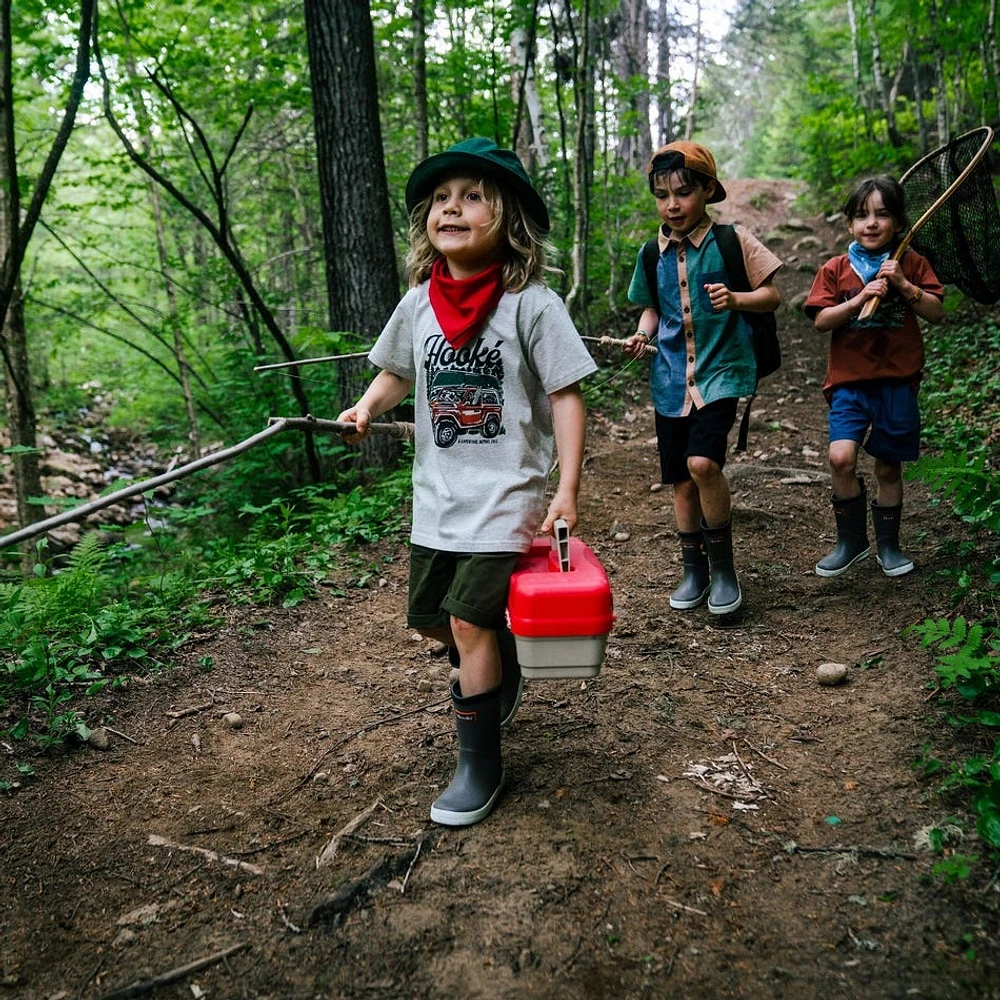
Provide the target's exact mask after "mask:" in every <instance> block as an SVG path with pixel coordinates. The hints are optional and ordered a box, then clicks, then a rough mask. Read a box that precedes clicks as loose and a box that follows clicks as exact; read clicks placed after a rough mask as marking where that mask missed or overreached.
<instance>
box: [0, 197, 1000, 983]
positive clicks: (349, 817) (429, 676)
mask: <svg viewBox="0 0 1000 1000" xmlns="http://www.w3.org/2000/svg"><path fill="white" fill-rule="evenodd" d="M727 187H728V188H729V191H730V199H729V200H728V201H727V202H725V203H723V204H722V205H721V206H719V209H720V211H718V212H717V215H718V217H720V218H721V219H722V220H723V221H730V220H732V219H739V220H740V221H743V222H744V223H746V224H747V225H749V226H750V227H751V228H752V229H753V230H754V231H755V232H757V233H758V234H759V235H764V234H765V233H768V232H772V233H773V231H774V229H775V227H776V226H778V224H779V223H786V224H787V223H788V222H789V220H790V219H792V218H793V217H794V216H795V214H796V210H795V207H794V202H793V196H794V192H793V191H792V190H791V189H790V187H789V185H787V184H777V183H770V182H738V181H737V182H732V183H730V184H729V185H727ZM785 232H786V236H785V238H784V240H782V241H780V242H774V243H773V246H774V248H775V250H776V252H778V253H779V255H781V256H782V257H783V258H784V259H785V260H786V262H787V266H786V267H785V268H784V269H783V271H782V273H781V275H780V278H779V285H780V287H781V289H782V292H783V294H784V298H785V303H786V304H785V306H783V307H782V310H781V313H780V320H781V321H780V329H781V336H782V339H783V347H784V357H785V360H784V364H783V367H782V368H781V370H780V371H779V372H777V373H776V374H775V375H773V376H771V377H770V378H769V379H768V380H767V381H766V382H765V384H764V385H763V387H762V392H761V394H760V396H759V397H758V399H757V401H756V403H755V413H756V416H755V419H754V422H753V427H752V430H751V436H750V449H749V452H748V453H747V454H746V455H744V456H734V457H733V459H732V461H731V463H730V464H729V465H728V466H727V468H728V469H729V472H730V473H731V482H732V485H733V490H734V495H735V522H734V523H735V538H736V551H737V559H738V567H739V569H740V572H741V579H742V584H743V590H744V594H745V603H744V606H743V608H742V609H741V611H740V612H738V613H737V614H736V615H734V616H731V617H728V618H719V617H715V616H712V615H710V614H708V612H707V610H706V609H705V608H700V609H697V610H695V611H690V612H675V611H671V610H670V608H669V606H668V604H667V595H668V593H669V591H670V590H671V589H672V588H673V587H674V586H675V585H676V581H677V580H678V578H679V563H678V553H677V544H676V540H675V537H674V531H673V518H672V510H671V505H670V500H669V491H667V490H659V489H658V488H657V485H656V484H657V481H658V478H659V477H658V462H657V458H656V451H655V445H654V443H653V434H654V432H653V421H652V412H651V410H650V408H649V406H648V403H646V402H640V403H639V404H638V405H636V406H634V407H632V409H631V410H630V412H629V413H627V414H626V415H625V417H624V418H622V417H621V416H620V414H616V415H614V417H613V418H612V416H610V415H608V414H605V413H602V412H600V411H599V410H598V409H597V408H592V409H591V414H590V432H589V442H588V450H587V459H586V467H585V473H584V480H583V489H582V495H581V523H580V526H579V534H580V536H581V537H582V538H583V540H584V541H585V542H587V543H588V544H589V545H590V546H591V547H592V548H593V549H594V551H595V552H596V553H597V554H598V556H599V557H600V559H601V560H602V561H603V563H604V565H605V567H606V569H607V570H608V573H609V576H610V580H611V584H612V589H613V593H614V602H615V612H616V615H617V621H616V623H615V627H614V630H613V632H612V634H611V636H610V639H609V641H608V647H607V656H606V660H605V662H604V665H603V667H602V669H601V671H600V673H599V675H598V676H596V677H593V678H590V679H587V680H575V681H568V680H562V681H553V680H536V681H529V682H528V683H527V684H526V686H525V695H524V701H523V703H522V706H521V709H520V712H519V714H518V716H517V718H516V719H515V720H514V722H513V723H512V725H511V726H510V727H509V729H508V730H506V731H505V736H504V757H505V764H506V768H507V787H506V790H505V793H504V795H503V796H502V798H501V800H500V801H499V803H498V806H497V808H496V809H495V810H494V812H493V813H492V814H491V815H490V816H489V817H488V818H487V819H486V820H485V821H484V822H482V823H480V824H479V825H477V826H474V827H471V828H468V829H460V830H452V829H445V828H440V827H435V826H434V825H433V824H431V823H430V821H429V818H428V809H429V806H430V803H431V801H432V800H433V799H434V797H435V796H436V794H437V793H438V792H439V790H440V789H441V788H442V787H443V786H444V785H446V784H447V782H448V781H449V780H450V777H451V774H452V770H453V765H454V760H455V741H454V731H453V723H452V719H451V714H450V708H449V703H448V700H447V678H448V665H447V660H446V659H445V658H442V657H441V656H440V655H435V653H436V650H435V648H434V644H433V643H429V642H425V641H423V640H421V639H420V638H419V637H418V636H415V635H414V634H413V633H412V632H411V631H409V630H408V629H407V628H406V627H405V619H404V615H405V603H406V598H405V593H406V572H407V557H406V549H405V547H404V546H402V545H396V544H382V545H380V546H379V547H378V549H377V550H376V551H375V554H374V555H373V561H374V559H375V558H380V559H384V560H385V562H384V568H383V578H382V579H381V580H380V581H378V585H373V586H370V587H369V588H366V589H361V588H358V587H356V586H350V584H351V583H352V582H353V581H349V580H343V581H339V583H338V585H337V586H333V587H331V588H330V591H329V593H328V594H327V595H326V596H324V597H323V598H321V599H318V600H315V601H311V602H308V603H305V604H302V605H300V606H299V607H296V608H294V609H290V610H281V609H247V608H233V609H229V610H228V611H227V613H226V618H225V622H224V624H222V625H221V626H220V627H219V628H218V629H217V630H215V631H213V632H212V634H210V635H205V636H204V637H202V638H201V639H200V640H199V641H197V642H193V643H191V644H190V645H189V646H188V647H187V649H186V650H185V652H184V656H183V660H182V662H181V663H179V664H178V666H177V668H176V669H174V670H172V671H170V672H167V673H164V674H162V675H160V676H157V677H155V678H152V679H149V680H146V681H135V682H133V683H132V684H131V685H130V686H129V687H128V688H126V689H124V690H119V691H116V692H114V693H110V694H107V695H106V696H104V697H103V698H102V700H101V702H100V705H101V707H102V709H103V711H104V713H105V715H104V716H103V718H101V719H88V722H90V723H91V724H92V725H96V724H98V723H103V724H104V725H106V726H107V727H108V728H107V735H108V737H109V746H108V747H107V749H104V750H98V749H95V748H92V747H89V746H87V747H84V748H76V749H74V750H72V751H70V752H67V753H66V754H65V755H63V756H60V757H58V758H51V759H43V760H40V761H39V762H38V763H37V766H36V770H37V774H36V777H35V779H34V780H32V781H30V782H26V783H25V784H24V786H23V787H22V788H20V789H19V790H18V791H17V792H16V793H14V794H11V795H8V796H6V797H4V798H2V799H0V831H2V832H0V1000H6V998H27V1000H39V998H48V1000H77V998H81V1000H97V998H112V997H115V998H118V997H126V996H130V997H131V996H143V997H145V996H149V997H155V998H171V1000H180V998H182V997H183V998H187V1000H190V998H192V997H194V998H199V997H210V998H214V1000H230V998H232V1000H238V998H239V1000H242V998H246V1000H250V998H253V1000H265V998H267V1000H307V998H308V1000H312V998H316V1000H321V998H322V1000H333V998H352V1000H353V998H358V1000H361V998H366V1000H369V998H370V1000H376V998H377V1000H389V998H400V1000H421V998H427V1000H439V998H440V1000H444V998H449V1000H450V998H515V997H516V998H519V1000H562V998H565V1000H581V998H602V1000H603V998H609V1000H610V998H615V1000H618V998H639V997H664V998H668V997H669V998H712V1000H716V998H743V1000H757V998H765V997H767V998H771V997H777V998H823V1000H826V998H897V997H899V998H902V997H924V998H934V1000H948V998H1000V937H998V930H1000V918H998V904H1000V898H998V890H997V884H996V881H995V880H991V879H990V875H991V874H992V873H991V872H985V873H984V872H980V871H977V870H974V872H973V875H972V877H971V878H969V879H967V880H964V881H961V882H958V883H956V884H953V885H945V884H943V883H942V882H941V881H940V880H939V879H936V878H933V877H931V869H932V866H933V864H934V863H935V861H936V860H937V857H936V856H935V855H934V854H933V853H932V851H931V850H930V849H929V845H928V831H929V830H930V829H931V828H933V827H935V826H939V827H941V826H944V827H947V826H948V818H949V816H950V815H951V811H950V810H951V809H954V808H955V807H954V805H950V806H949V804H948V803H946V802H943V801H942V800H941V799H940V798H939V797H938V795H937V794H936V793H935V785H934V783H933V782H932V781H928V780H926V779H924V778H922V776H921V771H920V769H919V768H916V767H915V766H914V765H915V762H916V761H917V760H918V759H919V758H921V756H922V754H924V752H925V747H928V746H929V747H931V748H933V749H934V750H935V751H936V752H938V753H939V754H940V755H941V756H943V757H945V758H947V757H948V755H949V754H954V756H955V757H957V756H959V754H960V753H962V752H965V755H967V751H968V748H967V747H966V748H963V747H960V746H959V744H958V741H960V740H961V739H962V735H961V732H960V731H957V730H954V729H951V728H949V727H948V726H947V724H946V722H945V719H944V715H943V713H942V710H941V708H940V706H939V705H938V702H937V701H936V699H935V698H934V697H933V684H934V674H933V671H932V669H931V656H930V654H929V653H928V652H927V651H925V650H923V649H921V648H920V646H919V644H918V642H917V641H916V640H915V639H913V638H912V637H906V636H904V635H903V629H904V628H905V627H906V626H907V625H909V624H910V623H913V622H916V621H921V620H922V619H923V618H924V617H926V616H929V615H934V614H946V613H947V612H948V611H949V610H950V608H951V604H950V588H949V585H948V583H947V580H946V579H945V578H944V577H943V576H942V575H941V574H940V573H939V572H938V571H939V570H940V569H942V568H943V567H944V566H946V565H948V562H949V559H951V558H952V557H951V556H949V554H948V553H949V542H950V541H952V540H953V536H954V533H955V532H956V531H957V530H958V529H957V526H956V525H955V524H954V523H953V521H952V520H951V519H949V518H948V515H947V514H946V513H945V511H944V510H943V509H935V508H934V507H933V506H932V504H931V503H930V502H929V498H928V496H927V494H926V492H925V491H923V490H922V489H921V487H919V486H916V485H908V486H907V506H906V510H905V515H904V525H903V537H904V541H905V547H906V548H907V549H908V551H909V552H910V554H912V555H913V557H914V558H915V560H916V562H917V569H916V571H915V572H914V573H912V574H910V575H908V576H905V577H901V578H897V579H889V578H887V577H885V576H883V574H882V573H881V572H880V571H879V568H878V566H877V565H876V563H875V560H874V557H873V558H872V559H871V560H869V561H868V562H865V563H863V564H861V565H859V566H858V567H856V568H855V570H854V571H853V572H851V573H850V574H848V575H846V576H844V577H841V578H839V579H835V580H827V579H821V578H820V577H818V576H816V575H815V574H814V573H813V565H814V563H815V562H816V560H817V559H818V558H819V557H820V556H821V555H823V554H824V553H825V552H826V551H827V550H828V548H829V547H830V545H831V542H832V539H833V535H834V529H833V521H832V516H831V511H830V503H829V477H828V474H827V468H826V461H825V455H826V420H825V416H826V415H825V405H824V403H823V399H822V395H821V392H820V388H821V385H822V378H823V371H824V365H825V349H826V341H825V338H824V337H822V336H819V335H817V334H816V333H815V331H814V330H813V329H812V328H811V326H810V325H809V324H808V323H807V322H806V320H805V319H804V318H803V316H802V314H801V311H799V310H796V309H795V308H794V307H792V306H790V305H789V304H790V303H792V302H793V300H794V299H795V298H796V296H798V295H801V293H802V292H804V290H805V289H806V288H807V287H808V285H809V282H810V280H811V274H812V270H813V269H814V267H815V265H816V264H817V263H818V262H820V261H821V260H823V259H824V258H825V257H826V256H827V255H829V254H830V253H832V252H834V251H835V250H837V249H838V248H839V247H840V246H841V245H842V243H841V242H840V237H841V233H840V230H839V228H833V227H831V226H830V225H829V224H828V223H827V222H826V221H825V220H824V219H823V218H822V217H815V218H813V217H807V218H806V219H805V220H804V223H803V228H788V229H786V230H785ZM609 332H615V333H616V334H619V335H620V333H621V332H622V331H609ZM620 363H621V358H620V356H618V357H614V356H612V355H610V354H608V355H607V356H604V357H602V369H604V370H606V371H607V372H608V374H609V377H610V376H611V375H612V373H613V372H614V371H615V370H616V369H617V368H618V366H619V365H620ZM865 471H866V473H867V474H868V475H869V476H870V474H871V469H870V466H866V468H865ZM949 536H952V537H949ZM827 662H836V663H842V664H845V665H846V667H847V678H846V681H845V682H844V683H842V684H840V685H838V686H832V687H827V686H821V685H820V684H819V683H818V682H817V674H816V671H817V667H818V666H819V665H820V664H823V663H827ZM209 663H210V664H211V667H210V668H206V665H207V664H209ZM227 713H238V715H239V716H240V717H241V720H242V725H241V726H239V727H238V728H234V727H233V726H232V725H231V724H230V723H231V722H232V720H231V719H229V720H227V718H226V715H227ZM0 749H2V748H0ZM957 835H958V832H957V830H956V836H957ZM966 836H967V838H968V839H967V840H966V842H965V843H964V844H963V845H962V847H961V849H962V850H963V851H965V852H966V853H971V854H975V853H980V851H979V850H978V849H977V844H976V842H975V838H974V836H971V835H968V834H967V835H966ZM321 856H323V863H322V864H318V859H319V858H320V857H321Z"/></svg>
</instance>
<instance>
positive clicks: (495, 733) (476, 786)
mask: <svg viewBox="0 0 1000 1000" xmlns="http://www.w3.org/2000/svg"><path fill="white" fill-rule="evenodd" d="M451 703H452V707H453V708H454V710H455V729H456V731H457V733H458V766H457V767H456V768H455V776H454V777H453V778H452V779H451V784H450V785H448V787H447V788H446V789H445V790H444V791H443V792H442V793H441V794H440V795H439V796H438V797H437V799H435V801H434V804H433V805H432V806H431V820H432V821H433V822H435V823H440V824H442V825H443V826H471V825H472V824H473V823H478V822H479V821H480V820H481V819H485V817H486V816H488V815H489V813H490V810H492V808H493V805H494V803H495V802H496V800H497V797H498V796H499V794H500V790H501V789H502V788H503V780H504V774H503V764H502V762H501V759H500V688H499V687H495V688H493V689H492V690H491V691H484V692H483V693H482V694H477V695H473V696H472V697H471V698H463V697H461V695H459V693H458V685H457V684H453V685H452V688H451Z"/></svg>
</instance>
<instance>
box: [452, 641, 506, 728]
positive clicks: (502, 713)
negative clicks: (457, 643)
mask: <svg viewBox="0 0 1000 1000" xmlns="http://www.w3.org/2000/svg"><path fill="white" fill-rule="evenodd" d="M497 646H498V647H499V648H500V669H501V670H502V671H503V674H502V679H501V681H500V725H501V726H506V725H507V723H508V722H510V721H511V719H513V718H514V716H515V715H517V710H518V707H519V706H520V704H521V692H522V691H523V690H524V678H523V677H522V676H521V663H520V661H519V660H518V658H517V641H516V640H515V639H514V635H513V633H512V632H511V630H510V629H509V628H507V626H506V625H504V626H502V627H501V628H498V629H497ZM448 662H449V663H450V664H451V665H452V666H453V667H455V668H456V669H457V670H460V669H461V667H462V664H461V658H460V657H459V655H458V650H457V649H456V648H455V647H454V646H449V647H448Z"/></svg>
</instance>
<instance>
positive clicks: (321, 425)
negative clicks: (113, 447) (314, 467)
mask: <svg viewBox="0 0 1000 1000" xmlns="http://www.w3.org/2000/svg"><path fill="white" fill-rule="evenodd" d="M370 427H371V430H372V432H373V433H375V434H387V435H389V436H390V437H395V438H412V437H413V424H406V423H390V422H388V421H386V422H383V423H374V424H371V425H370ZM353 429H354V424H348V423H342V422H341V421H338V420H320V419H317V418H316V417H271V418H270V420H269V425H268V426H267V427H266V428H265V429H264V430H262V431H258V432H257V433H256V434H254V435H252V436H251V437H248V438H246V439H245V440H243V441H240V442H238V443H237V444H234V445H231V446H230V447H229V448H223V449H222V451H216V452H212V454H211V455H205V456H203V457H202V458H199V459H197V460H196V461H194V462H188V464H187V465H181V466H179V467H178V468H176V469H173V470H171V471H170V472H164V473H163V474H162V475H159V476H154V477H153V478H152V479H143V480H142V481H141V482H138V483H133V484H132V485H131V486H126V487H125V488H124V489H120V490H115V492H113V493H108V494H107V495H106V496H103V497H98V498H97V499H96V500H91V501H90V503H85V504H81V505H80V506H79V507H73V508H71V509H70V510H64V511H63V512H62V513H61V514H56V515H55V516H54V517H49V518H46V519H45V520H44V521H37V522H36V523H35V524H29V525H27V526H26V527H24V528H19V529H18V530H17V531H13V532H11V533H10V534H9V535H4V536H3V537H0V549H5V548H8V547H9V546H11V545H17V544H18V543H19V542H24V541H27V540H28V539H30V538H35V537H36V536H37V535H41V534H44V533H45V532H46V531H51V530H52V529H53V528H58V527H59V526H60V525H63V524H68V523H69V522H70V521H79V520H81V519H82V518H84V517H87V516H88V515H89V514H93V513H94V512H95V511H98V510H103V509H104V508H105V507H112V506H114V505H115V504H117V503H120V502H121V501H122V500H127V499H128V498H129V497H134V496H136V495H137V494H139V493H150V492H152V491H153V490H157V489H159V488H160V487H161V486H166V485H167V484H168V483H172V482H174V481H175V480H178V479H183V478H184V476H190V475H191V474H192V473H194V472H200V471H201V470H202V469H207V468H209V467H210V466H212V465H218V464H219V463H220V462H226V461H228V460H229V459H230V458H234V457H235V456H236V455H241V454H242V453H243V452H245V451H249V450H250V449H251V448H253V447H255V446H256V445H258V444H261V443H262V442H264V441H266V440H267V439H268V438H270V437H274V435H275V434H280V433H281V432H282V431H288V430H300V431H306V432H307V433H311V432H313V431H323V432H324V433H328V434H343V433H349V432H350V431H352V430H353Z"/></svg>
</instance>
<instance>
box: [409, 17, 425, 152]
mask: <svg viewBox="0 0 1000 1000" xmlns="http://www.w3.org/2000/svg"><path fill="white" fill-rule="evenodd" d="M411 22H412V25H413V115H414V123H413V124H414V127H415V128H416V132H417V141H416V149H415V150H414V152H415V154H416V159H417V162H418V163H419V162H420V161H421V160H426V159H427V156H428V142H429V139H428V134H429V133H428V126H427V7H426V3H425V0H413V13H412V15H411Z"/></svg>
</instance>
